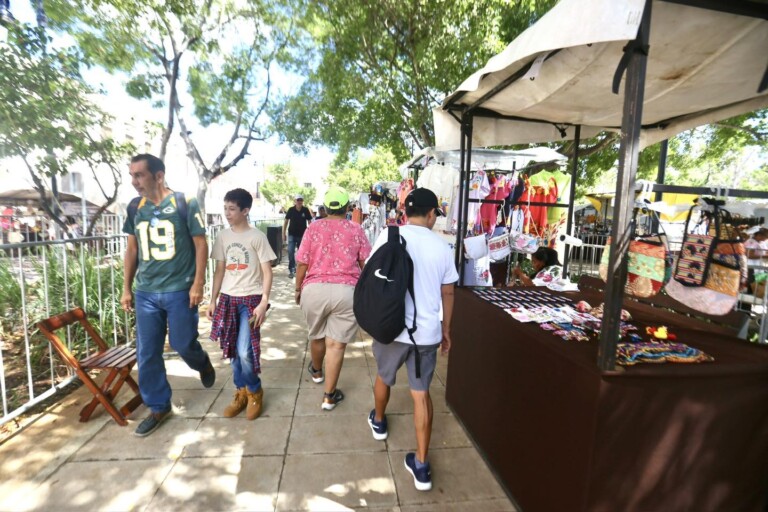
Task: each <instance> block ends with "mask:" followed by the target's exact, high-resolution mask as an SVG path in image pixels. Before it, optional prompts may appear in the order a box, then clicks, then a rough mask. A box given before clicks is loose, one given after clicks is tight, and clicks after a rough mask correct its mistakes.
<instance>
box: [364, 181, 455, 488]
mask: <svg viewBox="0 0 768 512" xmlns="http://www.w3.org/2000/svg"><path fill="white" fill-rule="evenodd" d="M405 214H406V216H407V217H408V224H407V225H406V226H402V227H400V228H399V229H400V235H401V236H402V237H403V238H404V239H405V242H406V250H407V251H408V254H409V255H410V257H411V259H412V260H413V289H414V290H413V291H414V296H415V300H416V305H417V308H416V310H417V314H416V331H415V332H414V333H413V339H414V342H415V344H416V345H417V346H418V351H419V360H418V361H417V359H416V353H415V351H416V350H417V348H416V347H414V342H411V339H410V337H409V335H408V332H407V330H403V332H401V333H400V335H398V336H397V337H396V338H395V341H394V342H392V343H389V344H383V343H379V342H378V341H376V340H374V341H373V355H374V357H375V358H376V367H377V375H376V383H375V385H374V387H373V392H374V399H375V408H374V409H373V410H372V411H371V412H370V413H369V415H368V425H369V426H370V427H371V431H372V433H373V438H374V439H376V440H384V439H386V438H387V436H388V432H387V417H386V415H385V411H386V407H387V403H388V402H389V392H390V387H391V386H393V385H394V384H395V376H396V374H397V370H398V369H399V368H400V367H401V366H403V365H405V366H406V368H407V370H408V386H409V387H410V389H411V397H412V398H413V423H414V426H415V427H416V447H417V448H416V452H409V453H407V454H406V455H405V461H404V463H405V467H406V469H407V470H408V472H409V473H411V476H413V483H414V485H415V486H416V489H418V490H420V491H428V490H430V489H431V488H432V475H431V469H430V466H429V462H427V452H428V450H429V439H430V436H431V434H432V399H431V398H430V396H429V386H430V383H431V381H432V376H433V374H434V371H435V365H436V362H437V349H438V348H440V349H441V352H442V353H443V354H447V353H448V351H449V350H450V348H451V335H450V330H451V316H452V314H453V288H454V283H456V281H458V279H459V274H458V273H457V272H456V266H455V265H454V261H453V253H452V252H451V250H450V248H449V247H448V245H447V244H446V243H445V241H443V239H442V238H440V237H439V236H438V235H436V234H435V233H433V232H432V228H433V227H434V226H435V222H436V221H437V217H438V216H441V215H444V214H443V211H442V210H441V209H440V206H439V204H438V202H437V196H436V195H435V194H434V192H432V191H431V190H429V189H426V188H417V189H415V190H413V191H411V193H410V194H408V196H407V197H406V199H405ZM390 229H391V228H390ZM388 236H389V235H388V234H387V231H386V230H385V231H383V232H382V233H381V235H379V238H378V239H377V240H376V243H375V244H374V246H373V251H372V252H371V254H373V253H374V252H376V249H378V248H379V247H381V246H382V245H383V244H384V243H385V242H386V241H387V239H388ZM405 301H406V302H405V325H413V314H414V308H413V301H412V300H411V297H410V295H406V299H405ZM441 309H442V318H441V315H440V313H441ZM417 364H418V365H419V369H420V370H421V371H420V374H421V376H420V377H418V378H417V377H416V373H417V372H416V365H417Z"/></svg>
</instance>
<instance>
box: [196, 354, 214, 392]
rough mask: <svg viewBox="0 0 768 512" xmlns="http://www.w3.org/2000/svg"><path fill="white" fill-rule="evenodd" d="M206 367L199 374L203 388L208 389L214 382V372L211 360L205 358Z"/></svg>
mask: <svg viewBox="0 0 768 512" xmlns="http://www.w3.org/2000/svg"><path fill="white" fill-rule="evenodd" d="M207 363H208V364H207V366H206V367H205V368H204V369H203V371H201V372H200V382H202V383H203V386H205V387H206V388H210V387H211V386H213V384H214V382H216V370H215V369H214V367H213V365H212V364H211V358H210V357H209V358H207Z"/></svg>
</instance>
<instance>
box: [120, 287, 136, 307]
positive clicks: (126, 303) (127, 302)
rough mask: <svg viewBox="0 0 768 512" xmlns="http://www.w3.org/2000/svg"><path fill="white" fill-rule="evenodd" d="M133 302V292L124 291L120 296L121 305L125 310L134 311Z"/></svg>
mask: <svg viewBox="0 0 768 512" xmlns="http://www.w3.org/2000/svg"><path fill="white" fill-rule="evenodd" d="M132 302H133V294H132V293H131V292H123V295H122V296H121V297H120V305H121V306H122V307H123V311H133V307H132V306H131V303H132Z"/></svg>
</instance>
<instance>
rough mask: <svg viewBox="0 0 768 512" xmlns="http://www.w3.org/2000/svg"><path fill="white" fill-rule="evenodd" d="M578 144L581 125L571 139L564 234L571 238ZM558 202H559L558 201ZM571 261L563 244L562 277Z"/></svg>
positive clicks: (577, 166)
mask: <svg viewBox="0 0 768 512" xmlns="http://www.w3.org/2000/svg"><path fill="white" fill-rule="evenodd" d="M579 142H581V125H580V124H577V125H576V133H575V134H574V138H573V163H572V167H571V187H570V189H571V195H570V198H569V200H568V218H567V219H566V221H565V222H566V224H565V234H566V235H570V236H573V233H572V232H571V231H572V230H573V196H575V195H576V174H577V173H578V170H579ZM558 202H559V201H558ZM570 259H571V248H570V246H569V244H565V256H564V257H563V275H567V274H568V262H569V260H570Z"/></svg>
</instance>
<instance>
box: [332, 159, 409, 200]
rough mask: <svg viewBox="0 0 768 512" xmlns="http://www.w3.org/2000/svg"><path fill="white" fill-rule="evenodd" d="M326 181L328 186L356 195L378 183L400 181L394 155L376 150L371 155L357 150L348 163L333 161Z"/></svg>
mask: <svg viewBox="0 0 768 512" xmlns="http://www.w3.org/2000/svg"><path fill="white" fill-rule="evenodd" d="M327 181H328V184H329V185H336V186H339V187H341V188H343V189H344V190H347V191H349V192H351V193H356V192H365V191H368V189H369V188H370V186H371V185H373V184H374V183H378V182H380V181H400V173H399V172H398V169H397V160H396V159H395V155H393V154H392V152H391V151H389V150H388V149H384V148H376V150H375V151H374V152H373V153H371V154H367V155H366V154H364V153H363V152H361V151H359V150H358V151H357V152H355V153H354V155H352V158H351V159H349V160H348V161H339V159H337V160H336V161H334V162H333V164H332V165H331V169H330V172H329V173H328V179H327Z"/></svg>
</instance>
